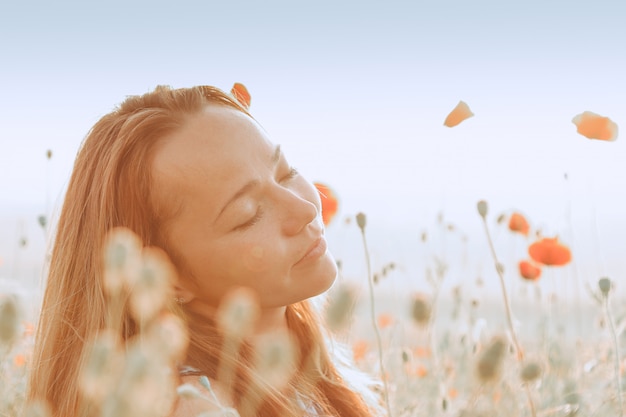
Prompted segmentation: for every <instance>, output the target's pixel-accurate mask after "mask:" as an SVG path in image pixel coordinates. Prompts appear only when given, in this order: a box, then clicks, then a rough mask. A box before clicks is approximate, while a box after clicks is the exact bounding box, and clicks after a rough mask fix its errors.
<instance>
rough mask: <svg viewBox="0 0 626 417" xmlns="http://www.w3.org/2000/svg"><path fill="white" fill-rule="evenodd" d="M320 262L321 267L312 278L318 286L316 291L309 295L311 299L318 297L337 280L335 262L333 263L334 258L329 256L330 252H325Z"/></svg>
mask: <svg viewBox="0 0 626 417" xmlns="http://www.w3.org/2000/svg"><path fill="white" fill-rule="evenodd" d="M320 262H321V265H320V268H319V271H318V274H319V275H318V276H316V277H315V278H314V279H315V282H316V283H318V284H319V287H318V291H316V293H315V294H313V295H311V297H314V296H316V295H320V294H321V293H323V292H325V291H326V290H328V289H329V288H330V287H332V285H333V284H334V283H335V280H336V279H337V272H338V271H337V262H335V258H334V257H333V256H332V255H331V254H330V252H326V254H325V255H324V256H323V257H322V259H320Z"/></svg>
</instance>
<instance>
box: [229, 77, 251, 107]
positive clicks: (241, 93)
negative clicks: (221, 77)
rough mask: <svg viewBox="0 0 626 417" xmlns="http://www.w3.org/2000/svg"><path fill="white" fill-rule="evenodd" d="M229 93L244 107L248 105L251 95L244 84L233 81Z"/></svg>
mask: <svg viewBox="0 0 626 417" xmlns="http://www.w3.org/2000/svg"><path fill="white" fill-rule="evenodd" d="M230 94H232V95H233V97H235V99H236V100H237V101H238V102H239V103H240V104H241V105H242V106H243V107H245V108H246V109H248V108H249V107H250V102H251V97H250V93H249V92H248V89H247V88H246V86H245V85H243V84H241V83H235V84H234V85H233V88H231V90H230Z"/></svg>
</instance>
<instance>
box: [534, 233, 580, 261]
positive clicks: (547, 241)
mask: <svg viewBox="0 0 626 417" xmlns="http://www.w3.org/2000/svg"><path fill="white" fill-rule="evenodd" d="M528 254H529V255H530V257H531V258H532V260H533V261H535V262H539V263H541V264H544V265H549V266H563V265H565V264H567V263H569V262H570V261H571V260H572V253H571V251H570V250H569V248H568V247H567V246H565V245H562V244H561V243H559V241H558V238H556V237H554V238H549V237H544V238H543V239H539V240H538V241H536V242H535V243H533V244H532V245H530V246H529V247H528Z"/></svg>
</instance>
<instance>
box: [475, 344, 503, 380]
mask: <svg viewBox="0 0 626 417" xmlns="http://www.w3.org/2000/svg"><path fill="white" fill-rule="evenodd" d="M506 347H507V344H506V341H505V339H504V337H502V336H497V337H495V338H494V339H493V340H492V341H491V343H490V344H489V346H487V348H486V349H485V350H484V351H483V352H482V354H481V355H480V358H479V359H478V365H477V371H478V377H479V378H480V380H481V381H483V382H487V381H492V380H494V379H496V378H497V377H498V376H499V375H500V371H501V368H502V362H503V360H504V353H505V352H506Z"/></svg>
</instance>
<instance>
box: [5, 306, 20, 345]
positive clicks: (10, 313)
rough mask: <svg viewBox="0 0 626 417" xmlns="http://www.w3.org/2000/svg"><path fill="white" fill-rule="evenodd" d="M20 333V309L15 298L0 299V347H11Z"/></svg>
mask: <svg viewBox="0 0 626 417" xmlns="http://www.w3.org/2000/svg"><path fill="white" fill-rule="evenodd" d="M19 333H20V309H19V306H18V303H17V299H16V298H15V297H14V296H12V295H11V296H7V297H4V298H2V299H0V346H1V345H5V346H7V347H9V348H10V347H11V346H12V345H13V343H14V342H15V341H16V340H17V338H18V336H19Z"/></svg>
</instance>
